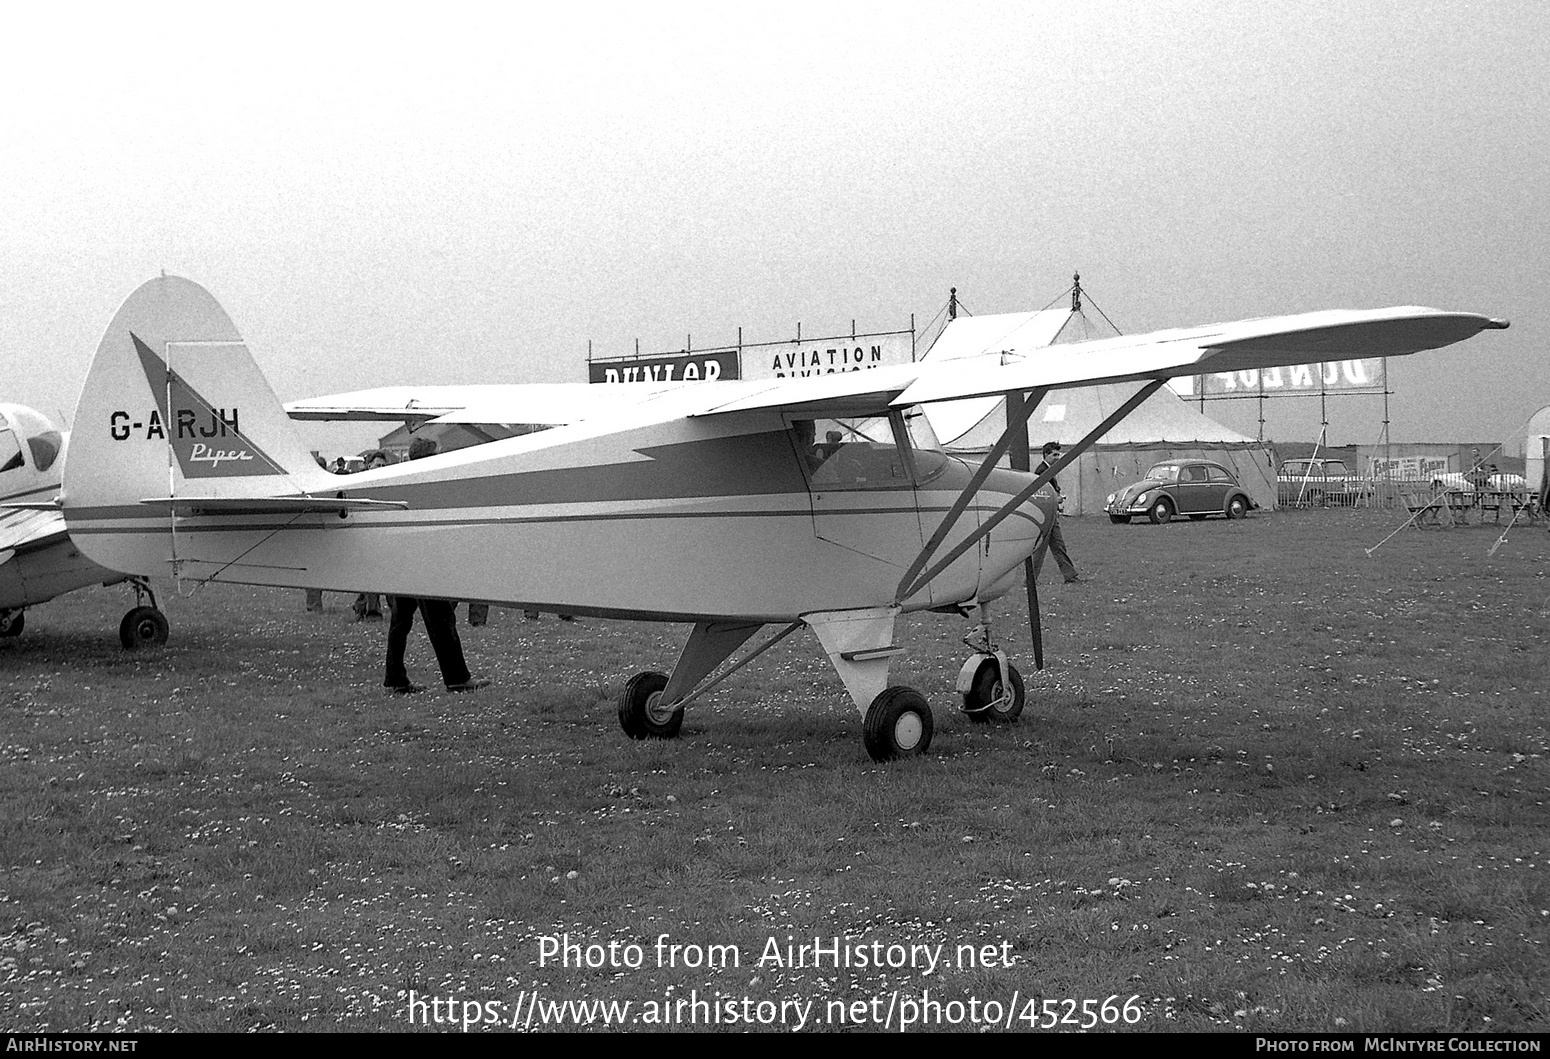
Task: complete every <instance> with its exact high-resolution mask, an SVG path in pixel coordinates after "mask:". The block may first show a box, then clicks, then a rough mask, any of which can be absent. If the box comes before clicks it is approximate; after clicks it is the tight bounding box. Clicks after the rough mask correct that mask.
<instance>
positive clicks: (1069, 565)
mask: <svg viewBox="0 0 1550 1059" xmlns="http://www.w3.org/2000/svg"><path fill="white" fill-rule="evenodd" d="M1042 451H1043V453H1044V458H1043V459H1042V460H1040V461H1039V465H1038V466H1037V467H1035V468H1034V469H1033V473H1034V474H1043V473H1044V472H1045V471H1047V470H1049V466H1050V464H1052V463H1054V462H1055V461H1056V460H1058V459H1060V451H1061V450H1060V442H1058V441H1046V442H1045V443H1044V448H1043V450H1042ZM1049 484H1050V485H1051V486H1052V487H1053V488H1054V490H1055V496H1057V497H1058V498H1059V499H1060V503H1061V504H1062V505H1063V504H1064V503H1065V499H1066V495H1065V494H1064V493H1062V492H1061V491H1060V479H1058V478H1051V479H1050V480H1049ZM1045 552H1051V553H1053V554H1054V556H1055V565H1057V566H1059V567H1060V576H1061V577H1064V578H1065V579H1066V584H1068V585H1069V584H1071V583H1072V582H1074V581H1080V580H1081V579H1082V577H1081V575H1080V574H1078V573H1077V572H1076V564H1075V563H1073V562H1072V561H1071V556H1070V555H1068V554H1066V539H1065V538H1064V537H1063V536H1061V534H1060V510H1059V507H1057V508H1056V510H1055V520H1054V522H1053V524H1051V526H1050V531H1049V536H1048V537H1047V538H1045V541H1044V544H1043V545H1042V546H1040V547H1039V549H1038V550H1037V551H1036V552H1034V555H1033V576H1034V579H1035V580H1037V579H1038V576H1039V571H1040V570H1042V569H1043V568H1044V553H1045Z"/></svg>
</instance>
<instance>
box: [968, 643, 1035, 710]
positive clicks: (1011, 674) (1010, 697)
mask: <svg viewBox="0 0 1550 1059" xmlns="http://www.w3.org/2000/svg"><path fill="white" fill-rule="evenodd" d="M1000 669H1001V667H1000V666H998V665H996V660H995V659H994V658H986V659H985V660H984V661H982V662H981V663H980V664H979V668H978V669H976V670H975V671H974V683H973V684H972V685H971V686H970V688H969V690H968V691H966V692H964V693H963V712H964V713H966V714H968V716H969V719H970V720H971V721H997V722H999V723H1001V724H1011V723H1012V722H1013V721H1015V720H1017V716H1018V714H1020V713H1022V712H1023V704H1024V702H1026V701H1027V693H1026V692H1025V691H1024V689H1023V675H1022V674H1021V673H1019V672H1018V671H1017V667H1016V666H1014V665H1012V664H1011V663H1010V662H1008V663H1007V667H1006V676H1007V680H1006V683H1007V684H1010V685H1011V687H1010V688H1008V687H1006V685H1005V684H1003V683H1002V682H1001V672H1000Z"/></svg>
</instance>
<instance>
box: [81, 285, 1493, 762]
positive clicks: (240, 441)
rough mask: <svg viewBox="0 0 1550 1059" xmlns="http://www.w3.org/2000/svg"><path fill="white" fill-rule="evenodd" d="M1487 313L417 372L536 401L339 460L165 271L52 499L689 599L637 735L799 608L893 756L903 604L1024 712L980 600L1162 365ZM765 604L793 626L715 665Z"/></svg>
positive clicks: (901, 733) (267, 569) (150, 551)
mask: <svg viewBox="0 0 1550 1059" xmlns="http://www.w3.org/2000/svg"><path fill="white" fill-rule="evenodd" d="M1506 326H1507V324H1506V323H1505V321H1497V320H1492V319H1489V318H1487V317H1484V316H1477V315H1473V314H1469V313H1453V312H1441V311H1438V310H1435V309H1422V308H1414V307H1405V308H1393V309H1377V310H1366V311H1345V310H1342V311H1332V312H1321V313H1308V314H1303V315H1299V316H1289V317H1276V318H1269V319H1262V320H1250V321H1243V322H1239V323H1232V324H1220V325H1212V326H1208V327H1197V328H1189V329H1182V330H1174V331H1164V332H1158V333H1154V334H1149V335H1140V336H1129V337H1125V338H1118V339H1109V340H1104V341H1100V342H1090V343H1081V344H1073V345H1063V346H1059V347H1053V348H1048V349H1044V348H1033V349H1028V350H1023V351H1019V349H1017V348H1015V346H1010V345H1009V347H1008V348H1004V349H1002V348H995V349H990V350H987V351H986V353H985V354H984V355H982V356H978V357H969V358H964V359H958V360H952V361H949V362H945V363H940V364H933V363H930V362H923V363H919V364H910V365H899V366H891V367H883V368H876V369H871V370H866V371H859V372H851V373H847V374H836V375H827V376H822V377H818V378H810V379H800V380H762V381H737V382H714V383H710V382H691V383H683V384H676V385H675V384H662V385H650V386H645V385H643V386H638V387H626V386H619V387H598V386H591V385H588V384H585V383H578V384H574V385H561V386H554V385H545V386H508V387H490V388H483V387H472V388H471V387H457V388H436V387H429V388H422V389H419V390H416V391H413V392H409V391H404V392H398V393H395V394H394V395H393V396H392V397H391V398H390V399H387V400H386V404H387V405H393V404H396V405H397V408H396V410H395V411H396V413H397V414H396V415H395V416H394V418H399V417H402V416H403V414H404V412H405V411H406V410H407V411H409V412H410V413H411V414H412V415H415V416H427V415H432V414H434V416H435V418H436V419H438V420H440V421H445V422H459V421H461V422H474V423H503V424H542V425H547V426H549V427H550V429H546V430H541V431H536V432H531V433H527V434H523V435H521V436H517V437H512V438H508V439H505V440H499V441H492V442H489V443H487V444H483V445H479V446H475V447H473V448H468V449H462V450H458V451H454V452H449V453H446V454H443V455H438V456H432V457H429V458H426V459H422V460H418V461H415V462H412V463H402V464H396V465H393V466H389V467H384V468H380V469H377V470H371V471H364V472H361V473H358V474H354V475H351V476H349V477H348V478H346V479H341V478H339V477H336V476H334V475H331V474H329V473H327V472H326V471H324V470H322V469H321V468H319V467H318V466H317V465H316V463H314V462H313V460H312V458H311V456H310V455H309V454H308V452H307V451H306V450H305V449H304V448H303V445H302V442H301V441H300V439H299V438H298V436H297V434H296V432H295V427H294V425H293V424H292V422H291V421H290V419H289V418H288V417H287V415H286V412H285V409H284V408H282V406H281V404H280V402H279V401H278V400H277V399H276V398H275V396H274V393H273V391H272V390H271V389H270V387H269V385H268V383H267V382H266V381H265V379H264V377H263V375H262V374H261V373H260V371H259V369H258V367H257V365H256V364H255V362H254V360H253V358H252V356H251V355H250V354H249V352H248V349H247V347H246V345H245V344H244V343H243V341H242V338H241V336H240V335H239V334H238V332H237V329H236V328H235V327H234V326H233V325H232V323H231V320H230V319H229V318H228V317H227V315H226V313H225V312H224V311H223V310H222V309H221V307H220V306H219V305H218V304H216V302H215V300H214V298H212V297H211V296H210V294H209V293H208V292H207V291H205V290H204V288H202V287H200V286H199V285H197V284H195V283H192V282H190V281H189V280H186V279H180V278H177V277H171V276H164V277H160V278H157V279H153V280H151V281H150V282H148V283H146V284H145V285H144V286H142V287H141V288H140V289H138V290H137V291H135V292H134V293H133V294H131V295H130V297H129V299H128V300H127V301H126V302H125V303H124V305H123V307H122V308H120V309H119V311H118V313H117V315H116V316H115V317H114V318H113V321H112V322H111V323H110V324H109V325H108V329H107V333H106V334H105V335H104V337H103V339H102V343H101V345H100V346H99V347H98V350H97V354H96V357H95V359H94V360H93V362H92V365H91V370H90V372H89V374H88V376H87V379H86V385H85V388H84V390H83V392H82V394H81V401H80V405H79V407H78V408H77V410H76V416H75V430H74V437H73V439H72V450H71V453H70V459H69V461H68V462H67V464H66V467H65V477H64V492H63V510H64V515H65V519H66V521H67V523H68V525H69V529H70V533H71V536H72V537H73V538H74V539H75V541H76V542H77V543H78V545H79V546H80V548H81V550H82V551H83V552H85V553H86V555H88V556H89V557H90V558H92V559H93V560H94V561H95V562H98V563H100V564H102V565H104V566H107V567H111V568H113V569H121V570H134V571H142V572H144V573H146V574H151V575H155V576H158V577H170V578H172V579H174V580H176V581H194V582H201V583H204V582H238V583H244V584H257V585H276V586H287V587H294V588H324V589H329V590H335V591H345V592H349V591H374V592H388V593H394V594H402V595H410V596H422V597H423V596H429V597H442V598H448V599H465V600H481V601H488V602H491V603H498V604H507V605H511V606H516V607H522V608H526V609H533V610H544V611H557V612H564V613H570V614H580V615H596V616H603V617H611V618H627V619H636V620H643V621H667V622H685V623H692V624H693V630H692V631H691V632H690V634H689V637H688V641H687V643H686V644H685V645H684V647H683V650H682V653H681V654H680V655H679V658H678V661H677V663H676V664H675V665H674V666H673V668H672V671H671V672H670V673H668V674H662V673H657V672H644V673H640V674H638V675H636V676H634V677H632V678H631V679H630V680H629V681H628V683H627V684H626V686H625V690H624V693H623V695H622V697H621V699H620V703H619V718H620V722H621V724H622V725H623V727H624V729H625V731H626V732H628V733H629V734H630V735H632V736H635V737H637V738H646V737H649V736H658V737H670V736H673V735H676V734H677V733H678V730H679V726H680V725H681V724H682V721H683V712H684V706H685V704H686V703H688V702H689V701H691V700H692V699H694V698H696V697H698V696H699V695H702V694H704V693H705V691H707V690H708V689H709V687H711V686H714V684H716V683H718V682H719V681H720V680H721V679H724V678H725V677H726V676H727V675H729V674H730V673H731V672H732V671H734V670H735V669H738V668H741V666H743V665H745V664H746V663H747V662H749V661H751V660H752V659H753V658H754V657H756V656H757V655H758V654H759V653H761V652H762V651H763V650H765V649H766V648H767V647H768V646H769V645H770V644H772V643H774V642H776V641H777V640H778V639H780V638H782V637H784V636H785V635H787V634H789V633H790V632H792V631H795V630H796V629H798V628H800V627H801V626H803V625H807V626H808V627H810V628H812V629H813V631H814V632H815V633H816V634H817V636H818V639H819V641H820V643H821V644H822V645H823V648H824V650H825V651H826V652H827V653H828V655H829V658H830V659H831V660H832V662H833V664H834V667H835V669H836V670H837V671H838V673H839V676H840V678H841V680H842V681H843V682H844V685H845V687H846V690H847V691H848V692H849V693H850V695H851V697H852V699H853V700H854V701H855V703H856V706H857V708H858V709H859V710H860V711H861V713H862V716H863V718H864V721H863V730H864V740H865V743H866V748H867V750H868V752H869V753H870V754H871V755H872V757H873V758H875V759H878V760H886V759H889V758H895V757H901V756H906V755H910V754H918V753H921V752H923V751H925V750H926V748H927V746H928V745H929V744H930V742H931V736H932V727H933V725H932V713H931V708H930V706H929V705H928V704H927V703H926V701H925V699H924V697H923V696H921V695H920V694H919V693H918V692H917V691H915V690H914V689H912V688H909V687H906V686H902V685H892V686H890V685H889V683H888V669H889V661H890V659H891V658H892V657H893V656H894V655H895V654H897V653H898V652H899V651H900V650H902V648H901V647H900V646H899V645H897V644H896V643H895V642H894V625H895V620H896V619H897V617H898V615H899V614H900V613H901V612H905V611H915V610H925V609H930V610H940V611H952V612H958V613H962V614H964V615H966V616H971V617H973V618H976V619H977V620H978V626H979V629H980V631H981V635H980V638H979V639H978V640H977V641H976V642H975V645H974V646H975V650H974V654H973V655H972V656H971V657H970V658H969V660H968V661H967V662H966V664H965V666H964V668H963V671H962V673H960V676H959V681H958V688H959V691H960V692H961V693H962V695H963V699H964V702H963V705H964V708H965V710H966V711H967V712H969V714H970V715H971V716H974V717H979V718H996V719H1003V720H1010V719H1013V718H1015V717H1016V716H1017V714H1018V712H1019V711H1020V710H1021V708H1022V705H1023V694H1024V692H1023V688H1022V681H1021V678H1020V677H1019V676H1018V674H1017V672H1016V670H1015V668H1014V667H1012V666H1011V665H1010V664H1009V663H1008V662H1007V661H1006V659H1005V655H1004V653H1003V652H1001V651H998V650H997V649H996V647H995V645H994V644H993V643H992V642H991V639H990V635H989V621H988V617H987V607H988V605H989V604H990V602H991V601H992V600H994V599H996V598H998V597H999V596H1001V595H1002V594H1004V593H1005V592H1007V591H1008V590H1009V589H1010V588H1011V587H1012V586H1013V585H1014V584H1015V583H1016V581H1017V580H1018V575H1019V570H1018V568H1019V566H1020V565H1022V564H1023V563H1024V562H1025V560H1026V559H1027V558H1028V557H1029V556H1030V555H1031V554H1032V553H1033V551H1034V549H1035V548H1036V547H1037V546H1038V544H1039V542H1040V540H1041V539H1042V537H1043V535H1044V534H1045V533H1046V532H1047V529H1048V527H1049V526H1050V525H1051V521H1050V520H1051V516H1052V513H1053V510H1054V497H1053V494H1052V491H1051V490H1050V489H1049V488H1048V486H1047V482H1048V480H1049V478H1050V477H1052V476H1053V475H1055V474H1058V473H1059V472H1060V471H1061V470H1062V469H1063V468H1064V467H1065V466H1066V465H1067V464H1068V463H1070V462H1071V461H1072V460H1073V459H1075V458H1076V456H1077V455H1078V454H1079V453H1080V452H1081V451H1082V450H1083V449H1085V448H1086V447H1087V446H1088V445H1090V444H1092V442H1093V441H1095V440H1096V439H1097V438H1098V437H1100V436H1102V434H1103V433H1104V432H1105V431H1106V430H1107V429H1108V428H1109V427H1110V426H1111V425H1112V424H1113V423H1115V422H1118V421H1119V419H1121V418H1122V417H1123V416H1124V415H1126V414H1128V413H1129V411H1130V410H1131V409H1132V408H1133V407H1135V405H1137V404H1139V403H1140V402H1141V401H1143V400H1144V399H1145V398H1146V397H1147V396H1149V395H1150V394H1151V393H1153V392H1154V391H1155V390H1156V389H1157V388H1158V387H1160V386H1162V385H1163V383H1164V382H1165V381H1166V380H1167V379H1169V378H1171V377H1174V376H1181V375H1196V374H1201V373H1203V372H1215V371H1237V370H1247V369H1251V368H1260V367H1269V366H1271V365H1278V364H1294V363H1305V362H1308V361H1316V360H1340V359H1348V358H1351V357H1355V356H1364V357H1372V356H1398V355H1402V354H1406V353H1413V352H1416V351H1418V350H1423V349H1431V348H1435V347H1438V346H1443V345H1447V344H1449V343H1452V342H1458V341H1461V340H1463V339H1465V338H1469V337H1470V336H1472V335H1474V334H1476V333H1477V332H1479V331H1481V330H1483V329H1487V328H1501V327H1506ZM1126 380H1132V381H1137V382H1140V383H1143V385H1142V386H1141V388H1140V389H1139V391H1138V392H1137V394H1136V396H1135V397H1134V398H1133V399H1132V400H1131V401H1129V402H1127V403H1126V404H1124V405H1122V406H1121V407H1120V408H1119V409H1117V410H1116V411H1115V412H1114V414H1113V415H1112V416H1110V417H1109V418H1108V419H1107V420H1105V421H1104V422H1103V423H1101V424H1099V425H1098V426H1097V427H1096V428H1094V430H1093V431H1092V432H1091V433H1090V434H1089V435H1088V436H1087V437H1086V438H1085V439H1083V441H1082V442H1081V443H1080V444H1078V445H1074V446H1071V447H1070V448H1069V449H1068V450H1067V451H1066V455H1065V456H1064V457H1063V458H1062V459H1061V460H1060V461H1058V462H1057V463H1056V464H1055V465H1054V466H1053V467H1051V468H1050V469H1049V470H1048V471H1047V472H1045V473H1043V474H1039V475H1034V474H1031V473H1029V472H1027V471H1017V470H1009V469H1006V468H1003V467H1000V466H998V464H999V462H1000V461H1001V459H1002V457H1003V456H1005V455H1007V454H1008V451H1009V450H1012V449H1014V447H1015V446H1014V440H1015V439H1016V438H1017V435H1018V430H1019V428H1020V427H1023V426H1025V424H1026V417H1027V414H1028V412H1029V411H1031V410H1032V408H1033V407H1034V406H1035V405H1037V403H1038V401H1039V399H1040V397H1041V396H1042V395H1043V394H1044V393H1045V392H1047V391H1048V390H1050V389H1053V388H1061V387H1072V386H1083V385H1096V384H1099V383H1107V382H1118V381H1126ZM993 395H1009V396H1010V398H1012V399H1011V400H1010V401H1009V405H1010V408H1011V414H1010V415H1009V416H1008V423H1009V428H1008V430H1007V432H1006V433H1005V434H1004V435H1003V437H1002V438H1001V440H1000V442H999V443H998V444H997V445H996V446H995V447H994V448H993V449H992V450H991V451H990V453H989V454H988V455H987V456H986V457H985V459H984V461H983V462H982V463H981V464H980V465H979V466H978V467H975V466H970V465H968V464H966V463H964V462H962V461H960V460H958V459H955V458H952V457H950V456H948V455H946V454H945V453H943V452H942V451H941V449H940V447H939V446H938V444H937V442H936V439H935V438H934V436H933V435H932V434H931V430H930V427H929V425H928V423H927V420H926V417H925V416H924V415H923V414H922V413H921V411H920V408H919V406H920V404H922V403H923V402H934V401H948V400H959V399H964V398H972V397H986V396H993ZM336 411H338V410H337V409H336ZM344 411H349V409H344ZM354 411H355V412H356V413H357V414H360V415H365V414H368V413H369V412H370V411H371V409H369V408H364V407H356V408H355V409H354ZM378 411H381V409H380V408H379V409H378ZM1021 448H1022V452H1023V453H1026V451H1027V446H1026V442H1025V441H1024V442H1023V443H1022V446H1021ZM1014 455H1015V453H1014ZM771 624H780V625H783V626H784V628H783V629H782V630H781V631H780V632H779V633H778V634H776V635H775V636H774V637H772V638H769V639H767V640H766V641H765V642H764V643H763V645H761V646H760V647H759V648H758V649H756V650H754V651H752V652H751V653H749V654H747V655H745V657H743V658H742V659H741V660H740V661H738V662H737V663H736V664H735V665H732V666H730V667H724V666H723V663H725V662H726V661H727V660H728V659H729V658H731V656H732V655H733V653H734V652H736V651H737V649H738V648H739V647H740V646H742V645H743V644H745V643H746V642H748V640H749V639H751V638H752V637H753V636H754V634H755V633H756V632H758V631H759V630H760V629H761V628H762V627H763V626H765V625H771ZM718 667H719V668H721V672H720V674H719V676H717V677H715V679H707V678H710V677H711V675H712V673H713V672H715V671H716V670H717V669H718Z"/></svg>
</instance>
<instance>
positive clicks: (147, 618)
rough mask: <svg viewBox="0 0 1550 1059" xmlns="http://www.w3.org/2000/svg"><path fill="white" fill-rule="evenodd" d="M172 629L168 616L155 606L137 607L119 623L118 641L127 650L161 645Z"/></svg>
mask: <svg viewBox="0 0 1550 1059" xmlns="http://www.w3.org/2000/svg"><path fill="white" fill-rule="evenodd" d="M171 631H172V627H171V626H170V625H168V624H167V616H166V615H165V614H163V613H162V612H161V611H159V610H157V609H156V608H155V607H136V608H135V609H134V610H132V611H130V612H129V613H128V614H125V615H124V620H123V621H121V622H119V623H118V642H119V643H121V644H123V645H124V650H126V651H138V650H140V649H141V648H143V647H160V646H162V645H163V644H165V643H166V642H167V634H168V633H169V632H171Z"/></svg>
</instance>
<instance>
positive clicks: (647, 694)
mask: <svg viewBox="0 0 1550 1059" xmlns="http://www.w3.org/2000/svg"><path fill="white" fill-rule="evenodd" d="M666 687H667V677H665V676H663V675H662V674H661V673H637V674H635V675H634V676H633V677H631V678H630V680H629V683H627V684H625V685H624V692H623V693H622V694H621V695H620V696H619V727H621V728H623V729H624V730H625V732H626V734H628V735H629V736H630V737H631V738H632V739H672V738H673V737H674V736H676V735H677V734H678V730H679V729H680V728H682V727H683V723H684V708H683V707H682V706H679V707H678V708H677V709H674V708H672V706H671V704H667V705H664V704H663V702H662V690H663V689H664V688H666Z"/></svg>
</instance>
